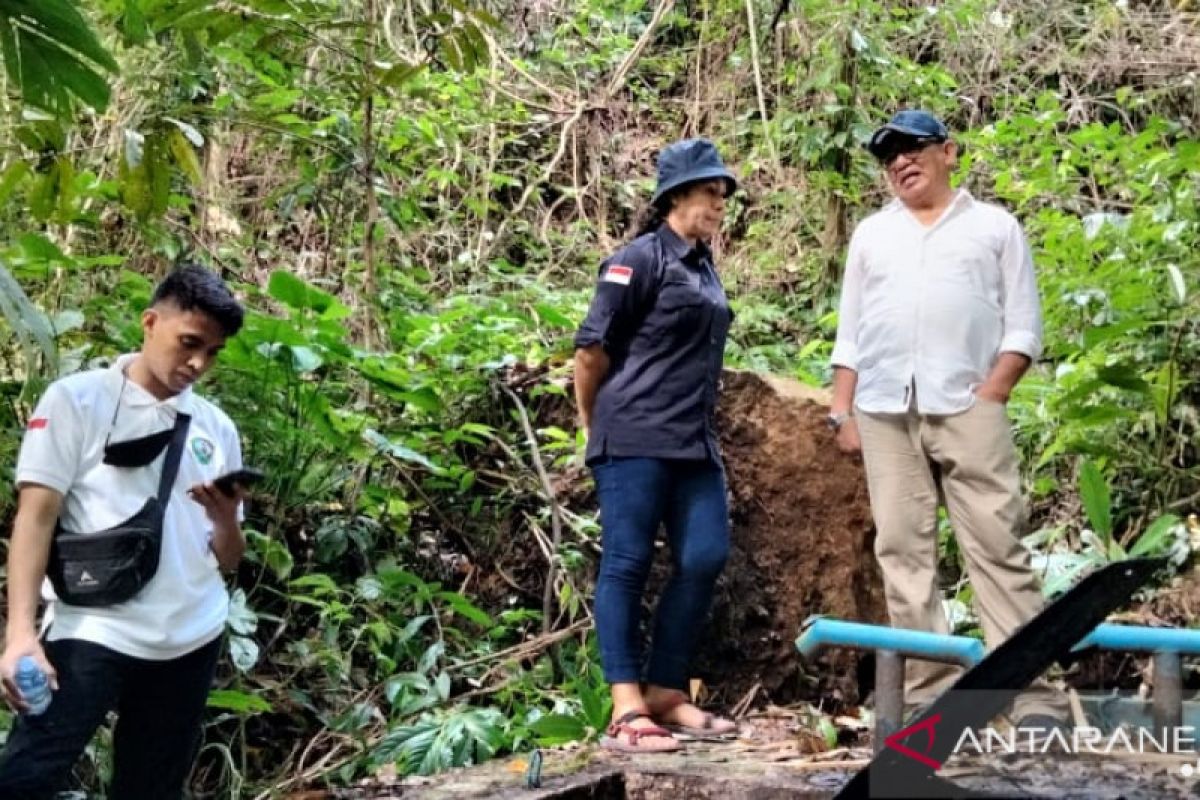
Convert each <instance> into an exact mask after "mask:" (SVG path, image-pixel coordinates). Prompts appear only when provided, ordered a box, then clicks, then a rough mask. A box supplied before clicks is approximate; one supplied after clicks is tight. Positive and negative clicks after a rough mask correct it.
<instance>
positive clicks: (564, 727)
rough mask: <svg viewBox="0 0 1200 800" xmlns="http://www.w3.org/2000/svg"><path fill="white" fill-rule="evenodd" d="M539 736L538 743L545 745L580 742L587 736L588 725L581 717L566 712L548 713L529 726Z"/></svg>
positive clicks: (552, 745)
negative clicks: (568, 714)
mask: <svg viewBox="0 0 1200 800" xmlns="http://www.w3.org/2000/svg"><path fill="white" fill-rule="evenodd" d="M529 730H531V731H532V732H533V735H534V736H536V737H537V740H538V744H540V745H543V746H545V747H554V746H556V745H561V744H567V743H568V742H579V741H583V740H584V739H586V738H587V727H586V725H585V724H584V721H583V720H582V719H580V718H579V717H568V716H567V715H565V714H547V715H546V716H544V717H542V718H541V719H539V720H537V722H534V723H533V724H532V725H530V726H529Z"/></svg>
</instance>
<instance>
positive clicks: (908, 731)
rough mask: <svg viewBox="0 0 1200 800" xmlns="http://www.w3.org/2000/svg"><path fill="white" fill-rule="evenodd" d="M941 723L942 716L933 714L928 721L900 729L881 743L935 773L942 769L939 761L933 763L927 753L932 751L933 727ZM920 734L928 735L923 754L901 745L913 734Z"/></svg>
mask: <svg viewBox="0 0 1200 800" xmlns="http://www.w3.org/2000/svg"><path fill="white" fill-rule="evenodd" d="M941 721H942V715H941V714H934V715H933V716H932V717H930V718H929V719H925V720H921V721H920V722H918V723H916V724H914V725H909V726H908V727H907V728H901V729H900V730H898V731H896V732H895V733H893V734H892V735H891V736H889V737H887V738H886V739H884V740H883V743H884V744H885V745H887V746H888V747H890V748H892V749H893V750H895V751H896V752H897V753H901V754H903V755H906V756H908V757H909V758H911V759H913V760H914V761H919V762H920V763H922V764H924V765H925V766H927V767H929V768H930V769H932V770H934V771H935V772H936V771H937V770H939V769H941V768H942V764H941V762H940V761H934V760H933V759H932V758H930V757H929V751H930V750H932V749H933V734H934V726H935V725H937V724H938V723H939V722H941ZM922 732H924V733H927V734H928V735H929V741H928V743H927V744H926V745H925V752H924V753H919V752H917V751H916V750H913V749H912V748H911V747H907V746H905V745H903V744H901V741H902V740H904V739H907V738H908V737H909V736H912V735H913V734H914V733H922Z"/></svg>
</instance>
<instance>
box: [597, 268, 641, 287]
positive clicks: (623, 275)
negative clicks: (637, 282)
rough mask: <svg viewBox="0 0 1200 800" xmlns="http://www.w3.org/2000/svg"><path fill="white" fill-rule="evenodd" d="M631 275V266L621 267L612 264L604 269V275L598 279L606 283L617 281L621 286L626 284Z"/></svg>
mask: <svg viewBox="0 0 1200 800" xmlns="http://www.w3.org/2000/svg"><path fill="white" fill-rule="evenodd" d="M632 277H633V267H622V266H619V265H616V264H614V265H613V266H611V267H609V268H608V269H606V270H604V277H602V278H601V279H600V280H602V281H607V282H608V283H619V284H621V285H622V286H628V285H629V280H630V279H631V278H632Z"/></svg>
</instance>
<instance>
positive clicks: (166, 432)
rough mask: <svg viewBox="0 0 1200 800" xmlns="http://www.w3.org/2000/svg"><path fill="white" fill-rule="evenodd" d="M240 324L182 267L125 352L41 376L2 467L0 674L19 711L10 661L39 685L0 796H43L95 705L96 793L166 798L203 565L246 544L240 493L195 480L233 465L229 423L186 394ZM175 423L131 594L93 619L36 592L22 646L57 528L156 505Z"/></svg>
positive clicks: (82, 528) (207, 632)
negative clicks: (8, 539)
mask: <svg viewBox="0 0 1200 800" xmlns="http://www.w3.org/2000/svg"><path fill="white" fill-rule="evenodd" d="M242 318H243V311H242V307H241V306H240V305H239V304H238V302H237V300H236V299H235V298H234V297H233V295H232V293H231V292H230V291H229V289H228V288H227V287H226V286H225V284H224V283H223V282H222V281H221V279H220V278H219V277H217V276H216V275H215V274H213V273H211V272H209V271H208V270H206V269H204V268H202V267H199V266H184V267H181V268H179V269H177V270H175V271H174V272H172V273H171V274H170V275H168V276H167V278H166V279H165V280H163V282H162V283H161V284H160V285H159V286H158V287H157V289H156V290H155V293H154V296H153V299H152V301H151V305H150V308H148V309H147V310H146V311H145V312H144V313H143V314H142V331H143V345H142V349H141V351H140V352H138V353H136V354H132V355H127V356H122V357H121V358H119V359H117V361H116V363H115V364H114V365H113V366H112V367H109V368H107V369H96V370H90V371H87V372H81V373H76V374H74V375H70V376H67V377H65V378H62V379H60V380H57V381H55V382H54V383H53V384H51V385H50V387H49V388H48V389H47V390H46V393H45V395H43V397H42V398H41V400H40V401H39V403H38V405H37V408H36V410H35V411H34V413H33V416H32V417H31V418H30V420H29V423H28V426H27V429H26V433H25V438H24V440H23V442H22V445H21V452H20V456H19V457H18V460H17V469H16V479H17V486H18V488H19V491H20V495H19V499H18V506H17V515H16V519H15V522H14V524H13V533H12V543H11V546H10V548H9V556H8V620H7V629H6V637H5V642H4V652H3V655H2V656H0V677H2V678H3V689H4V695H5V700H6V701H7V702H8V703H9V705H10V706H11V707H12V708H14V709H16V710H18V711H20V710H24V709H25V704H24V701H23V699H22V697H21V694H20V691H19V690H18V689H17V687H16V684H15V680H14V676H15V673H16V667H17V663H18V661H19V660H20V658H21V657H22V656H31V657H32V658H33V659H34V660H35V661H36V662H37V663H38V664H40V665H41V667H42V669H43V670H44V671H45V672H46V674H47V676H48V677H49V678H50V683H51V686H52V687H53V688H54V689H55V691H54V693H53V695H52V699H51V701H50V706H49V708H48V709H47V710H46V711H45V712H44V713H42V714H40V715H37V716H21V717H19V718H17V721H16V723H15V725H14V728H13V730H12V731H11V733H10V735H9V738H8V742H7V744H6V746H5V749H4V753H3V756H0V798H48V797H53V796H54V794H55V792H56V791H58V790H59V789H60V788H62V785H63V784H64V783H65V782H66V781H67V779H68V778H69V776H70V774H71V770H72V767H73V766H74V764H75V761H76V760H77V759H78V757H79V755H80V754H81V753H82V752H83V750H84V748H85V747H86V745H87V743H88V741H89V740H90V739H91V737H92V735H93V734H94V733H95V730H96V728H97V727H98V726H99V725H100V724H101V723H102V722H103V721H104V718H105V716H106V714H107V713H108V712H109V711H112V710H115V711H116V712H117V714H118V720H117V724H116V728H115V730H114V734H113V743H114V757H113V760H114V764H113V772H112V786H111V790H110V794H109V796H110V797H112V798H115V800H131V799H135V800H167V799H168V798H177V797H180V796H181V792H182V790H183V785H184V782H185V780H186V778H187V775H188V772H189V771H190V768H191V763H192V760H193V758H194V756H195V752H196V747H197V745H198V743H199V734H200V726H201V722H202V718H203V713H204V708H205V703H206V700H207V696H208V692H209V689H210V687H211V684H212V678H213V671H214V669H215V667H216V662H217V657H218V655H219V653H220V648H221V642H222V636H221V634H222V632H223V630H224V626H225V619H226V614H227V612H228V606H229V598H228V594H227V592H226V589H225V583H224V581H223V579H222V577H221V573H220V569H221V568H224V569H227V570H228V569H232V568H233V567H235V566H236V565H237V563H238V561H239V560H240V559H241V557H242V553H243V551H244V550H245V546H246V542H245V538H244V537H243V535H242V531H241V524H240V518H241V514H240V510H241V491H240V489H239V490H237V491H235V492H234V494H233V495H227V494H225V493H223V492H221V491H220V490H218V489H217V488H216V487H215V486H214V485H213V483H212V481H213V479H214V478H216V477H218V476H220V475H222V474H224V473H226V472H229V471H231V470H234V469H237V468H239V467H241V465H242V461H241V446H240V444H239V442H238V433H237V428H235V427H234V424H233V423H232V422H231V421H230V420H229V418H228V417H227V416H226V415H225V414H224V413H223V412H222V411H221V410H220V409H218V408H217V407H216V406H215V405H213V404H212V403H210V402H209V401H207V400H205V399H204V398H202V397H199V396H198V395H196V394H195V393H194V392H193V391H192V384H193V383H194V382H195V381H197V380H198V379H199V378H200V377H201V376H203V375H204V373H206V372H207V371H208V370H209V368H210V367H212V365H213V364H214V363H215V361H216V358H217V354H218V353H219V352H220V350H221V348H222V347H223V346H224V344H225V341H226V339H228V338H229V337H231V336H233V335H235V334H236V333H237V332H238V330H239V329H240V328H241V325H242ZM177 415H179V416H180V417H181V419H180V424H181V425H182V424H183V422H185V421H186V422H187V423H188V424H187V428H186V438H185V439H183V440H182V451H181V456H180V459H179V468H178V474H177V476H176V478H175V481H174V484H173V486H172V487H171V489H170V493H169V495H167V497H168V498H169V499H168V502H167V505H166V509H165V513H164V516H163V518H162V519H163V521H162V525H161V552H160V556H159V561H158V567H157V570H156V571H155V572H154V574H153V577H152V578H150V580H149V582H148V583H146V584H145V586H144V587H143V588H142V589H141V590H140V591H139V592H138V593H137V594H135V595H134V596H133V597H132V598H130V599H128V600H125V601H124V602H118V603H116V604H113V605H105V606H102V607H83V606H80V605H70V604H68V603H66V602H63V601H62V600H61V599H58V598H55V597H54V595H53V593H52V592H50V591H48V590H47V595H46V598H47V601H48V602H47V611H46V620H45V621H44V622H43V626H42V628H43V631H42V635H41V636H39V632H38V628H37V624H36V616H37V606H38V599H39V590H40V589H41V587H42V585H43V579H44V577H45V576H46V574H47V564H48V560H49V557H50V552H51V540H52V538H53V537H54V535H55V531H56V525H57V524H58V523H59V522H61V525H62V528H63V529H64V530H66V531H71V532H79V533H82V534H88V533H92V532H98V531H103V530H106V529H108V528H112V527H113V526H116V525H119V524H120V523H122V522H123V521H126V520H128V519H129V518H130V517H131V516H132V515H134V514H136V513H137V512H138V510H139V509H140V508H142V506H143V504H144V503H146V501H147V498H150V497H154V496H156V493H157V492H158V484H159V478H160V475H161V473H162V471H163V462H164V461H166V460H167V457H166V456H164V455H162V453H163V452H169V451H170V449H171V448H170V447H169V446H167V441H168V439H170V438H171V436H172V435H173V434H174V431H175V425H176V419H177ZM164 437H166V438H164ZM122 446H126V450H125V451H124V452H126V453H128V452H129V449H128V446H133V449H134V450H141V451H144V452H143V453H142V454H141V455H139V456H137V457H136V458H135V459H134V463H135V464H139V465H140V466H139V465H131V464H129V463H126V462H127V461H129V460H130V459H128V458H125V457H117V456H116V455H115V454H116V453H117V452H119V451H120V448H121V447H122ZM176 451H177V452H180V450H179V446H178V445H176Z"/></svg>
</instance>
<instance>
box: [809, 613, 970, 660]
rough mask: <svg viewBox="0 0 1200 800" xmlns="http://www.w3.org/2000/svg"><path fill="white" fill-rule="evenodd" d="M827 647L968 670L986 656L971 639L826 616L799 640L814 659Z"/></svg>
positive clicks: (817, 619) (810, 626) (820, 618)
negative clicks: (884, 653) (889, 652)
mask: <svg viewBox="0 0 1200 800" xmlns="http://www.w3.org/2000/svg"><path fill="white" fill-rule="evenodd" d="M826 647H852V648H856V649H859V650H893V651H895V652H897V653H899V654H901V655H903V656H906V657H909V658H919V659H923V660H925V661H941V662H945V663H952V664H962V665H963V666H964V667H973V666H975V665H976V664H978V663H979V662H980V661H982V660H983V656H984V649H983V642H981V641H979V640H978V639H972V638H971V637H970V636H948V635H943V634H938V633H929V632H927V631H913V630H908V629H906V628H889V627H887V626H886V625H867V624H864V623H862V622H845V621H844V620H840V619H828V618H825V617H817V618H815V619H809V620H807V621H806V622H805V623H804V626H803V628H802V629H801V632H800V636H799V637H798V638H797V639H796V649H797V650H799V651H800V655H802V656H804V657H805V658H812V657H814V656H816V655H817V654H818V653H820V652H821V650H823V649H825V648H826Z"/></svg>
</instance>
